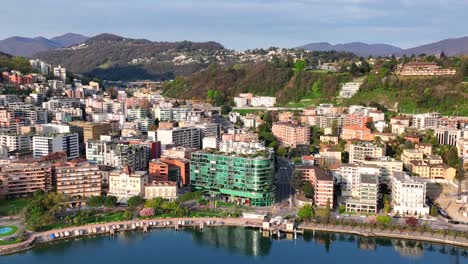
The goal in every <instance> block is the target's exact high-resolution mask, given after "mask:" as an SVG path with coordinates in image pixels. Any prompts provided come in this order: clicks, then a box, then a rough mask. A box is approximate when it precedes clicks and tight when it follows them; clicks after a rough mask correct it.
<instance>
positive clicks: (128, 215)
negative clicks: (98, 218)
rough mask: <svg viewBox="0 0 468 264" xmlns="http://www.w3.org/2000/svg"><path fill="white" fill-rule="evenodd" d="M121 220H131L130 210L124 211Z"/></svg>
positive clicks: (131, 212)
mask: <svg viewBox="0 0 468 264" xmlns="http://www.w3.org/2000/svg"><path fill="white" fill-rule="evenodd" d="M122 217H123V219H124V220H127V221H128V220H132V219H133V211H132V210H126V211H125V212H124V213H123V216H122Z"/></svg>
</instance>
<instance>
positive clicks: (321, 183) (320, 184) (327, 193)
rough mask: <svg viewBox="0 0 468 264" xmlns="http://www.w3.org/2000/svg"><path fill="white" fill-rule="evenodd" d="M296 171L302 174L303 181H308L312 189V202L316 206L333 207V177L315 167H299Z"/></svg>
mask: <svg viewBox="0 0 468 264" xmlns="http://www.w3.org/2000/svg"><path fill="white" fill-rule="evenodd" d="M296 170H298V171H300V172H302V174H303V176H304V180H306V181H309V182H310V184H311V185H312V186H313V187H314V202H315V204H316V205H318V206H326V205H327V203H330V206H331V207H333V184H334V180H333V176H332V175H331V173H330V172H329V171H326V170H324V169H322V168H320V167H317V166H311V165H299V166H296Z"/></svg>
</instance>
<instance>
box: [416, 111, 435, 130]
mask: <svg viewBox="0 0 468 264" xmlns="http://www.w3.org/2000/svg"><path fill="white" fill-rule="evenodd" d="M440 117H441V115H440V114H439V113H425V114H418V115H414V116H413V124H412V125H411V127H412V128H416V129H421V130H425V129H436V128H437V126H438V124H439V118H440Z"/></svg>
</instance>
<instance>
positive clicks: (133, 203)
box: [128, 195, 144, 208]
mask: <svg viewBox="0 0 468 264" xmlns="http://www.w3.org/2000/svg"><path fill="white" fill-rule="evenodd" d="M143 202H144V200H143V198H141V197H140V196H138V195H137V196H132V197H130V198H129V199H128V206H129V207H130V208H135V207H138V206H140V205H142V204H143Z"/></svg>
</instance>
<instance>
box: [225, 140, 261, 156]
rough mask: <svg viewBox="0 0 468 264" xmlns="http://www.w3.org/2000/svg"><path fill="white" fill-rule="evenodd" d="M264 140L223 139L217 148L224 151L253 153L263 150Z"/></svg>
mask: <svg viewBox="0 0 468 264" xmlns="http://www.w3.org/2000/svg"><path fill="white" fill-rule="evenodd" d="M265 149H266V148H265V144H264V142H242V141H232V140H223V141H221V142H220V143H219V150H220V151H222V152H225V153H232V152H234V153H237V154H255V153H257V152H258V151H262V150H265Z"/></svg>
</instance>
